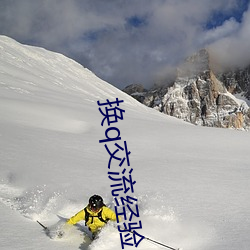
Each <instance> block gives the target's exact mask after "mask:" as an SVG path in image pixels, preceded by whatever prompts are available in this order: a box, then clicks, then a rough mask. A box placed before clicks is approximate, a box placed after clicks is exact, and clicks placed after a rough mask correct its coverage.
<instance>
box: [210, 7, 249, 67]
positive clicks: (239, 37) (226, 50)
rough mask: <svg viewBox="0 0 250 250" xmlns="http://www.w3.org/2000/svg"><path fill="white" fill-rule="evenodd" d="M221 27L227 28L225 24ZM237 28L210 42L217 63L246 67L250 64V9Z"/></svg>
mask: <svg viewBox="0 0 250 250" xmlns="http://www.w3.org/2000/svg"><path fill="white" fill-rule="evenodd" d="M226 25H227V24H225V25H223V26H222V27H220V29H223V28H224V29H227V28H226V27H225V26H226ZM237 25H238V27H237V28H236V29H232V32H230V33H228V34H227V35H225V36H224V37H222V38H221V39H217V40H215V41H214V42H213V43H211V44H210V51H211V52H212V53H213V55H214V57H215V60H216V61H217V63H219V64H222V65H224V66H225V67H236V66H238V67H244V66H247V65H249V64H250V56H249V51H250V43H249V40H250V10H249V9H248V11H246V12H245V13H244V15H243V18H242V22H241V23H238V24H237Z"/></svg>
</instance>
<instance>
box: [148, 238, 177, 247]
mask: <svg viewBox="0 0 250 250" xmlns="http://www.w3.org/2000/svg"><path fill="white" fill-rule="evenodd" d="M144 239H145V240H148V241H152V242H154V243H156V244H158V245H161V246H163V247H166V248H168V249H171V250H180V248H173V247H170V246H167V245H165V244H163V243H161V242H159V241H156V240H152V239H150V238H148V237H145V236H144Z"/></svg>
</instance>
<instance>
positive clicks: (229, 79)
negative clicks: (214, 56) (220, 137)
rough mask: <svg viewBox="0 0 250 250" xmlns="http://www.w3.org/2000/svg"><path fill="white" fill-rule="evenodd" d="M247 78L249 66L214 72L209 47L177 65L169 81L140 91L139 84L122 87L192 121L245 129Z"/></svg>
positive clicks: (249, 116) (249, 114)
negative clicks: (170, 81) (174, 76)
mask: <svg viewBox="0 0 250 250" xmlns="http://www.w3.org/2000/svg"><path fill="white" fill-rule="evenodd" d="M249 79H250V67H247V68H246V69H241V70H239V69H236V70H234V71H233V70H231V71H224V72H219V71H218V72H217V71H216V69H214V68H213V65H212V62H211V59H210V53H209V51H208V50H207V49H202V50H200V51H198V52H197V53H195V54H193V55H192V56H190V57H188V58H187V59H186V60H185V61H184V62H183V63H182V64H181V65H180V66H179V67H178V68H177V70H176V78H175V80H174V81H173V83H172V84H171V85H169V84H167V85H164V84H163V85H161V86H154V87H153V88H152V89H150V90H145V89H143V91H141V90H142V87H141V86H140V85H130V86H128V87H126V88H125V89H124V90H123V91H124V92H126V93H128V94H130V95H131V96H133V97H134V98H135V99H137V100H138V101H140V102H141V103H143V104H144V105H146V106H148V107H151V108H154V109H157V110H158V111H160V112H162V113H164V114H167V115H170V116H174V117H177V118H180V119H182V120H184V121H187V122H190V123H192V124H195V125H202V126H209V127H221V128H234V129H244V130H248V129H249V127H250V109H249V106H248V104H247V102H248V99H247V98H249V97H250V91H249V89H250V80H249ZM236 94H237V96H236ZM242 98H244V99H246V101H245V100H242Z"/></svg>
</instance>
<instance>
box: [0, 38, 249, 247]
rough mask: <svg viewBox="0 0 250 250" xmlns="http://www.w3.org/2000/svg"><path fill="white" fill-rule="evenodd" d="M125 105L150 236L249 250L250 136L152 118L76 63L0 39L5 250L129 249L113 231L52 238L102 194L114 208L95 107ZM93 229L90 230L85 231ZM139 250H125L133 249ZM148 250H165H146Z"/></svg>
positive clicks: (176, 243)
mask: <svg viewBox="0 0 250 250" xmlns="http://www.w3.org/2000/svg"><path fill="white" fill-rule="evenodd" d="M115 98H119V99H121V100H124V102H123V103H122V104H121V108H122V109H124V110H125V113H124V120H120V121H119V123H118V124H119V129H120V131H121V136H122V138H123V140H126V141H127V144H128V148H129V150H130V151H131V155H130V163H131V167H133V178H134V180H135V181H136V184H135V193H134V195H135V196H136V197H137V198H138V199H139V208H140V220H141V221H142V229H141V230H140V233H141V234H143V235H145V236H147V237H149V238H151V239H154V240H157V241H159V242H162V243H164V244H166V245H169V246H172V247H176V248H177V247H181V248H183V250H214V249H219V250H236V249H241V250H248V249H249V248H250V239H249V235H250V227H249V226H250V219H249V218H250V201H249V195H250V167H249V162H250V156H249V143H250V134H249V133H248V132H243V131H234V130H223V129H214V128H204V127H197V126H193V125H190V124H187V123H185V122H182V121H180V120H177V119H175V118H173V117H168V116H166V115H164V114H161V113H159V112H157V111H155V110H152V109H150V108H147V107H145V106H144V105H142V104H140V103H138V102H137V101H136V100H134V99H133V98H132V97H129V96H128V95H126V94H124V93H123V92H121V91H119V90H118V89H116V88H114V87H113V86H111V85H110V84H108V83H106V82H104V81H102V80H101V79H99V78H97V77H96V76H95V75H94V74H93V73H92V72H90V71H89V70H87V69H85V68H83V67H82V66H81V65H79V64H77V63H76V62H74V61H72V60H70V59H68V58H66V57H64V56H62V55H60V54H56V53H53V52H49V51H46V50H44V49H41V48H36V47H30V46H24V45H21V44H19V43H17V42H16V41H14V40H12V39H10V38H7V37H4V36H0V149H1V150H0V156H1V162H0V212H1V214H2V218H1V224H0V228H1V235H0V249H5V250H10V249H11V250H13V249H25V250H26V249H60V250H63V249H67V250H69V249H70V250H71V249H72V250H73V249H82V250H86V249H89V250H117V249H121V243H120V238H119V233H118V231H117V230H116V229H115V228H114V227H112V225H108V226H107V227H106V228H105V229H104V230H103V231H102V232H101V234H100V237H99V238H98V239H97V240H96V241H95V242H93V243H91V242H90V241H89V239H88V237H85V236H84V235H83V231H82V227H77V226H75V227H73V228H71V229H70V230H69V231H68V232H67V234H66V235H65V237H64V238H62V239H50V238H49V237H47V236H46V235H45V234H44V232H43V230H42V228H41V227H40V226H39V225H38V224H37V223H36V220H39V221H41V222H43V223H44V224H45V225H47V226H49V227H53V226H54V225H55V223H57V222H58V221H59V217H58V215H59V216H61V217H65V218H68V217H70V216H72V215H74V214H75V213H76V212H78V211H79V210H80V209H82V208H84V206H85V205H86V204H87V202H88V198H89V196H90V195H92V194H95V193H97V194H100V195H102V196H103V197H104V200H105V202H106V205H107V206H110V207H111V208H114V202H113V197H112V195H111V188H110V180H109V179H108V174H107V172H108V161H109V155H108V153H107V151H106V149H105V147H104V145H103V144H101V143H99V140H101V139H103V137H104V134H105V129H106V128H107V126H105V125H104V126H101V122H102V119H103V117H102V115H101V113H100V112H99V110H98V108H99V107H98V105H97V101H100V102H105V101H106V99H109V100H115ZM81 225H83V223H81ZM129 248H130V249H133V247H127V249H129ZM138 249H143V250H148V249H164V247H162V246H159V245H156V244H153V243H152V242H149V241H146V240H144V241H143V242H141V243H140V245H139V246H138Z"/></svg>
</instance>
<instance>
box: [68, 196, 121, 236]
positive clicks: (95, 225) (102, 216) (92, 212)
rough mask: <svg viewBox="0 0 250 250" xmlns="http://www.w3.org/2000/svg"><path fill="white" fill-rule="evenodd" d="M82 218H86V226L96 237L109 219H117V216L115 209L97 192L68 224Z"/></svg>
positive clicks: (72, 223)
mask: <svg viewBox="0 0 250 250" xmlns="http://www.w3.org/2000/svg"><path fill="white" fill-rule="evenodd" d="M80 220H85V226H87V227H88V228H89V230H90V231H91V233H92V238H93V239H94V238H95V237H96V236H97V234H98V233H99V231H100V230H101V228H102V227H104V226H105V225H106V223H107V222H108V221H109V220H112V221H116V220H117V217H116V214H115V212H114V211H113V210H111V209H110V208H108V207H106V206H105V204H104V203H103V199H102V197H101V196H99V195H96V194H95V195H93V196H91V197H90V198H89V204H88V205H87V206H86V207H85V208H84V209H82V210H81V211H79V212H78V213H77V214H75V215H74V216H72V217H71V218H70V219H69V220H68V221H67V224H69V225H74V224H76V223H77V222H78V221H80ZM119 220H120V218H119V217H118V221H119Z"/></svg>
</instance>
